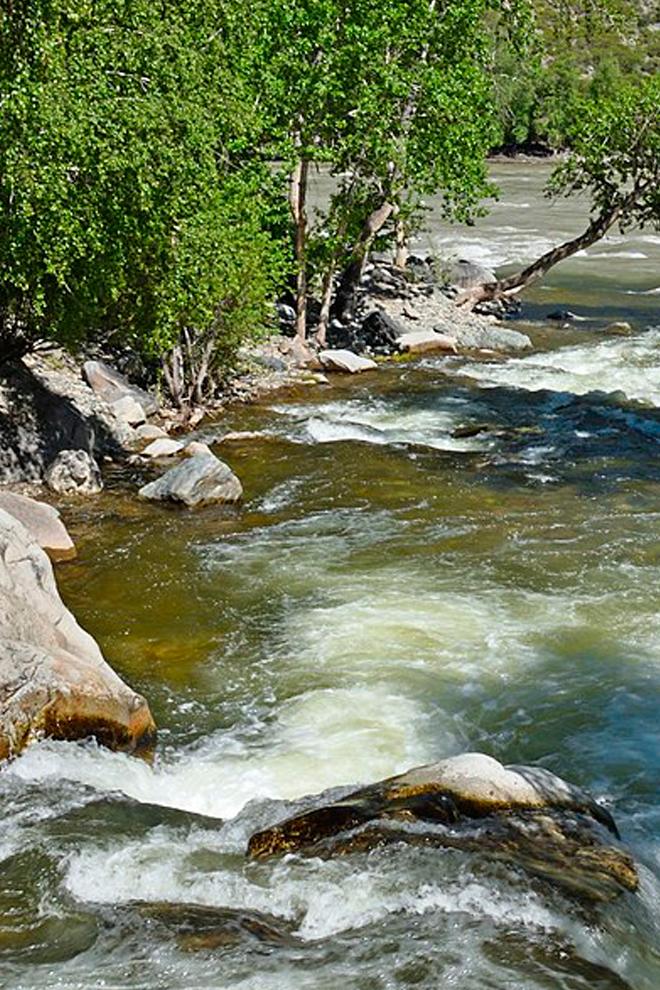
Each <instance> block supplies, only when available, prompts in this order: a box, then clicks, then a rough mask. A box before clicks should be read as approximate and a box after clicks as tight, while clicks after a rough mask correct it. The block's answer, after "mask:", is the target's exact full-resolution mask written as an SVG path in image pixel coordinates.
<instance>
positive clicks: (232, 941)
mask: <svg viewBox="0 0 660 990" xmlns="http://www.w3.org/2000/svg"><path fill="white" fill-rule="evenodd" d="M127 910H128V911H136V912H137V913H138V914H139V915H140V916H141V917H143V918H148V919H149V921H150V922H155V923H156V924H158V925H161V926H163V928H164V929H165V930H166V931H167V932H168V933H170V932H171V933H174V935H175V938H176V940H177V942H178V943H179V945H180V946H181V948H182V949H186V950H188V951H199V950H205V949H220V948H227V947H229V946H233V945H239V944H242V943H244V942H257V943H265V944H267V945H274V946H297V945H300V944H301V940H300V939H299V938H297V937H296V936H295V935H294V929H295V925H294V923H293V922H291V921H287V919H285V918H278V917H276V916H275V915H270V914H263V913H262V912H260V911H250V910H248V909H247V908H231V907H215V906H213V905H206V904H177V903H170V902H158V901H156V902H151V901H129V902H128V903H127V904H126V905H123V906H122V911H127Z"/></svg>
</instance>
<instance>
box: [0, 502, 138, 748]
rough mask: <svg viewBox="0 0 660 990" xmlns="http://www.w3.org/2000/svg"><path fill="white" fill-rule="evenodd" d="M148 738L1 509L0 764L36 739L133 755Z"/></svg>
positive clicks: (44, 561) (39, 557)
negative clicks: (94, 744) (91, 744)
mask: <svg viewBox="0 0 660 990" xmlns="http://www.w3.org/2000/svg"><path fill="white" fill-rule="evenodd" d="M154 732H155V726H154V721H153V718H152V717H151V712H150V711H149V707H148V705H147V703H146V701H145V700H144V698H143V697H141V696H140V695H139V694H136V693H135V692H134V691H132V690H131V689H130V688H129V687H128V686H127V685H126V684H125V683H124V682H123V681H122V680H121V678H120V677H119V676H118V675H117V674H116V673H115V672H114V671H113V670H112V668H111V667H110V666H109V665H108V664H107V663H106V661H105V660H104V658H103V655H102V653H101V651H100V649H99V647H98V645H97V644H96V642H95V641H94V639H92V637H91V636H90V635H89V634H88V633H86V632H85V631H84V630H83V629H81V627H80V626H79V625H78V623H77V622H76V620H75V619H74V617H73V615H72V614H71V612H69V610H68V609H67V608H66V607H65V606H64V604H63V602H62V600H61V598H60V596H59V594H58V591H57V587H56V585H55V578H54V576H53V568H52V565H51V563H50V561H49V560H48V557H47V556H46V554H45V553H44V551H43V550H42V549H41V548H40V547H39V546H38V545H37V543H36V542H35V541H34V539H33V538H32V537H31V536H30V534H29V533H28V531H27V530H26V529H25V527H24V526H23V525H22V524H21V523H20V522H18V520H16V519H14V517H13V516H10V515H9V514H8V513H7V512H4V511H3V510H0V759H4V758H6V757H8V756H13V755H15V754H17V753H19V752H20V751H21V750H22V749H24V747H25V746H26V745H28V744H29V743H30V742H32V741H34V740H37V739H39V738H41V737H43V736H51V737H53V738H55V739H82V738H87V737H89V736H93V737H95V738H96V739H97V740H98V741H99V742H100V743H103V744H104V745H107V746H110V747H112V748H113V749H126V750H133V749H136V748H140V747H142V746H145V745H147V744H149V743H150V742H151V741H152V740H153V735H154Z"/></svg>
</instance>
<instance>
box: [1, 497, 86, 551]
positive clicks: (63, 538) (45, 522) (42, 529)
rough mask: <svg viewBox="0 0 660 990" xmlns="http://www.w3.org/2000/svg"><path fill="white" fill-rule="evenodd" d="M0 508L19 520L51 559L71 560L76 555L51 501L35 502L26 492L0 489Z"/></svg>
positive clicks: (71, 541)
mask: <svg viewBox="0 0 660 990" xmlns="http://www.w3.org/2000/svg"><path fill="white" fill-rule="evenodd" d="M0 509H3V510H4V511H5V512H8V513H9V515H10V516H13V517H14V519H18V521H19V522H20V523H22V524H23V526H25V528H26V530H27V531H28V533H29V534H30V536H31V537H32V539H33V540H36V542H37V543H38V544H39V546H40V547H41V549H42V550H45V551H46V553H47V554H48V556H49V557H50V559H51V560H71V559H72V558H73V557H75V556H76V548H75V546H74V543H73V540H72V539H71V537H70V536H69V534H68V532H67V529H66V526H65V525H64V523H63V522H62V520H61V519H60V514H59V512H58V511H57V509H55V508H54V507H53V506H52V505H46V503H45V502H37V500H36V499H34V498H28V497H27V495H16V494H15V493H14V492H0Z"/></svg>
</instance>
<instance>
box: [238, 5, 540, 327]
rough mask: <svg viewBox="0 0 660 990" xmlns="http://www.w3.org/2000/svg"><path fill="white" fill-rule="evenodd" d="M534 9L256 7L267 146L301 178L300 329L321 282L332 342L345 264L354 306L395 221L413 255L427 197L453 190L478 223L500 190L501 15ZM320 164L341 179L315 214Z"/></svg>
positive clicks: (344, 291)
mask: <svg viewBox="0 0 660 990" xmlns="http://www.w3.org/2000/svg"><path fill="white" fill-rule="evenodd" d="M526 11H528V7H527V4H526V2H525V0H502V2H500V0H452V2H448V0H423V2H420V0H382V2H377V0H351V2H349V0H302V2H298V0H297V2H293V0H262V4H261V6H258V7H257V10H256V11H253V15H252V18H251V19H252V22H253V24H255V25H257V26H256V27H255V28H254V36H253V46H254V49H255V51H256V50H258V51H259V52H260V54H259V56H258V57H257V58H255V60H254V75H255V82H254V86H255V90H256V91H258V92H260V97H259V102H260V104H261V105H265V106H268V107H270V108H271V109H272V117H271V120H270V122H269V124H268V125H267V128H266V135H265V137H266V141H265V147H266V148H267V150H268V153H269V154H271V155H272V156H273V157H275V158H277V159H278V160H279V161H280V162H282V165H283V168H284V169H285V170H286V172H287V174H288V176H289V203H290V210H291V217H292V224H293V232H294V242H295V255H296V279H297V284H296V329H297V333H298V334H299V336H301V337H304V336H305V334H306V330H307V314H306V304H307V296H308V292H309V288H310V285H311V284H312V283H313V282H314V280H317V282H318V283H320V285H319V288H320V290H321V295H322V311H321V323H320V328H319V333H320V336H321V338H323V336H324V332H325V326H326V324H327V320H328V316H329V312H330V296H331V294H332V288H333V280H334V275H335V271H340V272H341V276H340V279H339V288H338V292H337V297H336V299H335V300H334V309H335V311H336V312H338V313H340V314H341V313H343V312H345V311H346V310H347V309H350V306H351V302H352V297H353V292H354V289H355V284H356V281H357V280H358V279H359V275H360V272H361V270H362V265H363V263H364V259H365V258H366V256H367V253H368V251H369V249H370V247H371V245H372V244H373V241H374V238H376V237H377V236H379V235H382V233H383V232H384V231H385V230H387V231H388V232H389V234H390V235H391V236H392V238H396V239H397V240H398V248H399V251H398V258H399V261H400V262H401V263H403V262H404V261H405V257H404V253H405V248H406V234H407V231H408V229H410V228H411V227H412V226H413V225H414V224H415V223H416V222H417V220H418V217H419V213H420V209H421V208H422V197H423V196H425V195H428V194H429V193H437V192H440V193H441V195H442V196H443V202H444V209H445V213H446V215H447V216H451V217H454V218H460V219H466V218H468V217H470V216H472V215H473V214H474V212H475V210H476V209H477V207H478V204H479V202H480V200H481V198H482V197H483V196H484V195H486V194H487V193H489V192H491V191H492V187H491V186H490V184H489V183H488V180H487V173H486V166H485V157H486V153H487V150H488V148H489V146H490V145H491V144H492V143H493V136H494V129H493V119H492V114H490V113H489V109H490V81H489V69H490V64H491V53H492V44H491V38H492V34H493V28H494V27H497V24H498V18H499V21H501V22H504V21H506V23H507V24H508V25H510V26H511V25H517V31H518V34H521V33H523V32H522V31H521V27H520V25H521V24H522V23H523V22H524V17H523V14H524V13H525V12H526ZM518 22H520V23H518ZM257 76H258V80H257V79H256V77H257ZM315 163H323V164H324V165H325V166H326V167H328V168H329V169H330V170H331V172H332V174H333V175H335V176H336V177H337V178H338V180H339V188H338V190H337V193H336V195H335V196H334V197H333V201H332V204H331V206H330V208H329V210H328V211H327V212H326V213H325V214H323V215H318V214H317V215H316V217H315V218H314V219H313V220H310V216H309V211H308V209H307V202H308V196H307V189H308V181H309V175H310V169H311V168H312V167H313V165H314V164H315Z"/></svg>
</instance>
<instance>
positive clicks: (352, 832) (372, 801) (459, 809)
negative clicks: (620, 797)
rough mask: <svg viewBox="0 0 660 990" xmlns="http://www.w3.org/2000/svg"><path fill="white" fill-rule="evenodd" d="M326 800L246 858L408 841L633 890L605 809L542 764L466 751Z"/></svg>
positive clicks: (606, 889)
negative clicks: (510, 761) (517, 762)
mask: <svg viewBox="0 0 660 990" xmlns="http://www.w3.org/2000/svg"><path fill="white" fill-rule="evenodd" d="M324 797H325V795H319V797H318V800H317V801H316V802H315V806H314V807H312V809H311V810H305V811H303V812H302V813H301V814H298V815H294V816H293V817H291V818H286V819H285V820H284V821H281V822H279V823H277V824H275V825H273V826H272V827H271V828H266V829H263V830H262V831H261V832H257V833H255V834H254V835H253V836H252V837H251V839H250V842H249V846H248V852H249V854H250V856H252V857H253V858H256V859H263V858H266V857H268V856H272V855H276V854H281V853H285V852H294V851H298V852H303V853H307V854H311V855H336V854H340V853H346V852H359V851H365V850H368V849H371V848H374V847H375V846H380V845H383V844H385V843H388V842H411V843H417V844H421V845H426V846H429V845H431V846H440V847H452V848H460V849H465V850H468V851H470V852H476V853H480V854H485V855H487V856H488V858H489V859H499V860H502V861H505V862H511V863H515V864H519V865H521V866H523V867H525V868H526V869H528V870H529V871H531V872H533V873H537V874H540V875H541V876H544V877H546V878H549V879H551V880H553V881H554V882H558V883H560V884H561V885H563V886H565V887H567V888H568V889H570V890H572V891H574V892H577V893H579V894H580V895H582V896H585V897H589V898H591V899H593V900H611V899H613V898H614V897H616V896H618V895H619V894H620V893H622V892H623V891H626V890H627V891H631V890H636V889H637V886H638V877H637V871H636V869H635V865H634V862H633V861H632V859H631V857H630V856H629V854H628V853H627V852H625V851H624V850H623V849H621V847H620V846H619V845H618V844H616V840H617V839H618V838H619V835H618V832H617V828H616V825H615V824H614V821H613V819H612V816H611V815H610V814H609V812H608V811H606V809H605V808H603V807H601V805H599V804H598V803H597V802H596V801H595V800H594V799H593V798H592V797H591V795H590V794H588V793H586V792H585V791H583V790H581V789H580V788H578V787H575V786H574V785H572V784H569V783H567V782H566V781H565V780H562V779H561V778H560V777H557V776H556V775H555V774H553V773H550V771H548V770H545V769H543V768H541V767H524V766H508V767H507V766H503V765H502V764H501V763H499V762H498V761H497V760H494V759H493V758H492V757H490V756H486V755H485V754H483V753H465V754H463V755H461V756H455V757H452V758H450V759H448V760H442V761H440V762H439V763H433V764H430V765H429V766H424V767H417V768H415V769H413V770H410V771H408V773H404V774H401V775H400V776H398V777H390V778H388V779H386V780H382V781H379V782H378V783H376V784H371V785H369V786H367V787H363V788H360V789H359V790H356V791H352V792H350V793H348V794H346V795H345V796H343V797H341V798H340V799H339V800H337V799H336V798H335V799H334V800H333V799H332V798H330V800H328V799H327V798H326V800H324ZM306 804H307V809H308V808H309V803H308V802H306Z"/></svg>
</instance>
